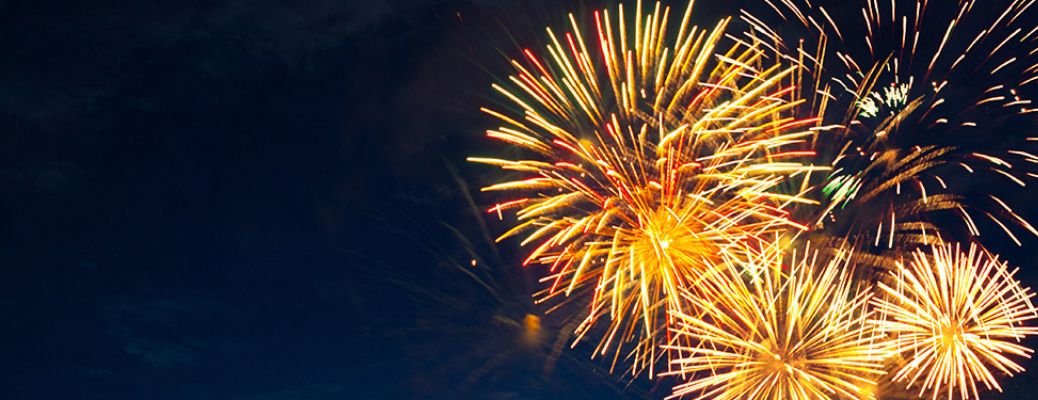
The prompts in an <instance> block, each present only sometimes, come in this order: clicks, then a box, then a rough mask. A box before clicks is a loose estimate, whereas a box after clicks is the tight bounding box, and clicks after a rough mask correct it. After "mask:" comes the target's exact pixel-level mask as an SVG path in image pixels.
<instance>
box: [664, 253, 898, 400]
mask: <svg viewBox="0 0 1038 400" xmlns="http://www.w3.org/2000/svg"><path fill="white" fill-rule="evenodd" d="M772 253H773V255H765V256H762V257H760V258H758V260H757V261H756V262H757V263H759V264H760V265H759V266H760V268H759V269H758V273H756V274H738V273H733V271H734V270H721V271H718V272H716V273H715V274H713V275H712V276H711V279H706V280H704V284H705V285H706V286H709V291H711V292H713V296H709V297H691V298H690V302H691V303H692V304H693V305H694V307H690V308H692V309H693V310H696V311H695V314H691V315H681V316H680V317H679V318H678V323H677V324H676V327H675V331H676V333H677V335H678V337H682V336H684V337H688V338H689V339H690V340H689V342H692V343H696V345H695V346H691V347H684V348H682V347H678V348H677V349H676V350H678V352H679V353H681V354H682V355H683V356H682V357H680V358H677V359H675V360H674V361H673V363H674V364H675V365H676V367H677V368H675V372H673V373H674V374H678V375H681V376H683V377H686V379H687V381H686V382H685V383H682V384H680V385H678V386H676V387H675V388H674V394H673V395H672V397H683V396H692V397H693V398H698V399H822V398H827V399H834V398H838V399H858V398H872V395H873V394H874V390H875V387H876V379H877V378H878V377H879V376H880V375H881V374H882V373H883V358H884V356H885V354H886V352H885V349H884V347H883V346H885V343H884V342H883V340H882V336H881V335H880V334H879V333H878V332H876V331H875V330H874V328H873V327H872V326H871V325H870V324H868V319H869V318H870V311H869V309H868V302H869V299H870V298H871V294H870V293H871V292H870V291H869V290H867V289H868V288H864V287H861V286H859V285H857V284H856V283H855V282H854V281H853V280H852V279H850V274H848V273H847V268H848V266H847V261H848V259H849V257H847V256H848V254H842V255H840V256H838V257H836V258H831V259H828V260H824V261H822V262H823V265H816V263H817V262H818V259H819V258H820V257H819V253H818V252H817V251H810V250H805V251H804V252H803V253H801V254H800V255H799V256H798V255H797V254H796V252H795V251H794V252H792V256H791V257H790V259H791V262H790V265H791V267H783V266H782V264H781V261H782V260H781V257H780V256H778V254H779V252H772Z"/></svg>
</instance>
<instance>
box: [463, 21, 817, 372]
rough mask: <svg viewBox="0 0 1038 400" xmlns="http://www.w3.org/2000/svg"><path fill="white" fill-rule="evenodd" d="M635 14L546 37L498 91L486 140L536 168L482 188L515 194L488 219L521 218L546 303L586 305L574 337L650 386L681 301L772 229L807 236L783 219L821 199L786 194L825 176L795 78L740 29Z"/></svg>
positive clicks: (519, 228) (498, 162) (503, 163)
mask: <svg viewBox="0 0 1038 400" xmlns="http://www.w3.org/2000/svg"><path fill="white" fill-rule="evenodd" d="M624 12H625V9H624V8H623V7H622V6H621V7H620V8H619V9H618V12H617V14H618V17H617V18H616V19H615V24H614V20H613V19H612V18H611V17H610V12H609V11H608V10H603V11H601V12H595V13H594V20H593V21H594V28H595V29H593V30H583V29H581V27H580V26H579V25H578V24H577V22H576V19H575V18H574V17H573V16H572V15H570V23H571V25H572V31H571V32H567V33H565V34H564V35H562V36H559V35H556V34H555V31H553V30H552V29H550V28H549V29H548V30H547V34H548V38H549V39H550V44H549V45H548V46H547V47H546V49H545V53H544V54H546V55H547V56H546V57H542V56H539V55H537V53H536V52H534V51H531V50H524V51H523V52H522V54H523V56H524V58H523V59H522V61H520V60H513V61H512V65H513V67H514V68H515V70H516V75H514V76H511V77H510V78H509V83H508V84H507V85H496V84H495V85H493V88H494V89H495V90H496V91H497V92H498V93H499V94H501V95H502V96H503V97H504V99H506V100H504V101H503V103H505V104H504V105H503V107H505V108H504V110H505V111H497V110H491V109H484V110H483V111H484V112H486V113H487V114H489V115H491V116H493V117H494V118H496V119H497V120H498V121H500V122H501V123H502V124H503V126H501V127H500V128H497V129H493V130H490V131H488V136H489V137H490V138H493V139H496V140H499V141H502V142H504V143H506V144H508V145H510V146H514V147H515V148H518V149H520V150H521V151H522V153H523V154H525V157H528V158H521V159H516V160H504V159H498V158H470V161H474V162H478V163H484V164H490V165H494V166H499V167H500V168H501V169H503V170H504V171H507V172H509V173H510V174H512V175H511V176H510V179H512V180H508V181H505V182H502V183H497V184H494V185H491V186H488V187H485V188H484V190H485V191H506V192H508V193H512V194H514V195H515V197H513V198H511V199H508V200H507V201H502V202H500V203H498V204H496V205H494V206H493V207H491V208H490V209H489V212H490V213H492V214H497V215H498V216H499V217H503V213H504V212H506V211H508V212H510V211H512V210H515V215H516V217H517V221H516V224H515V226H514V227H513V228H512V229H511V230H509V231H508V232H506V233H505V234H504V235H503V236H502V238H505V237H510V236H517V235H518V236H522V237H523V239H522V244H523V245H531V246H534V247H533V250H532V251H531V252H530V253H529V256H528V257H527V258H526V261H525V262H524V264H539V265H544V266H546V267H547V270H548V271H549V272H548V273H547V275H546V276H545V277H544V282H546V283H548V285H547V286H548V287H547V289H545V290H544V291H543V292H542V293H541V294H540V295H539V298H540V300H541V301H545V300H548V299H556V300H558V301H562V302H566V301H568V300H566V299H570V300H571V299H574V298H579V299H581V300H580V301H581V302H583V303H584V304H586V308H585V310H586V318H585V319H584V321H583V323H582V324H580V326H579V327H578V328H577V329H576V340H577V341H579V340H581V339H582V338H584V337H591V336H597V337H598V338H599V340H598V345H597V348H596V349H595V354H596V355H606V354H609V353H610V352H612V354H613V360H612V365H613V366H614V367H615V365H616V363H617V360H618V359H619V358H620V355H621V353H625V354H627V357H629V359H630V361H631V365H632V366H631V369H630V371H631V372H632V373H635V374H636V373H638V372H640V371H641V370H644V369H648V371H649V375H652V374H653V373H654V371H653V365H654V364H655V363H656V362H657V361H658V360H659V359H660V358H661V357H662V354H661V351H660V350H659V345H660V344H661V343H662V342H664V341H666V338H665V333H666V332H667V329H666V327H667V323H668V320H669V319H670V318H671V316H670V315H671V313H674V312H682V311H684V306H683V305H682V303H683V301H682V300H681V296H679V294H680V293H682V292H684V291H690V290H691V291H695V290H696V286H697V285H696V281H697V280H699V279H700V276H701V275H703V274H704V273H705V272H706V271H709V270H711V269H714V268H717V267H718V266H723V265H736V266H740V265H743V264H745V262H744V261H743V260H746V259H748V258H749V257H751V256H752V255H753V254H754V253H755V252H757V251H758V250H755V249H758V248H761V247H762V246H763V244H761V243H762V242H763V240H762V239H760V238H762V237H764V236H766V235H767V234H771V233H776V232H781V231H785V230H787V229H803V226H801V225H799V224H797V223H795V222H793V221H791V220H790V219H789V218H788V212H787V211H785V210H784V208H786V207H788V206H790V205H791V204H794V203H798V202H807V200H804V199H803V198H802V197H801V196H800V194H801V192H800V191H792V192H786V193H785V194H783V193H779V191H776V190H773V189H774V188H775V187H776V186H778V185H779V184H788V182H789V181H790V180H791V177H799V176H806V175H810V174H811V172H812V171H815V170H818V169H822V168H814V167H811V166H807V165H803V164H802V163H801V162H800V161H799V160H800V159H801V158H803V157H809V156H811V155H812V154H813V152H811V151H808V150H805V147H806V146H804V145H805V143H806V142H809V141H810V140H811V137H812V136H813V135H814V131H813V130H811V129H809V127H810V126H813V125H814V124H815V123H816V121H817V120H816V119H814V118H809V117H802V116H798V115H796V114H795V113H794V111H795V109H796V107H797V106H798V105H799V104H801V103H802V101H800V100H796V98H795V97H793V96H792V93H794V92H795V88H794V87H793V86H792V85H791V82H790V81H791V77H792V75H791V74H792V72H793V71H794V68H792V67H788V68H787V67H783V66H782V65H781V64H780V63H774V62H772V63H769V62H766V60H765V57H764V52H763V51H761V50H760V49H759V48H757V47H756V46H753V45H750V44H748V43H745V42H742V41H736V40H731V38H727V39H726V38H725V36H724V32H725V29H726V26H727V25H728V23H729V19H725V20H722V21H721V22H720V23H718V24H717V25H716V26H715V27H714V28H713V29H701V28H699V27H696V26H693V25H691V24H690V16H691V13H692V7H691V4H690V5H689V7H688V8H687V9H686V10H685V12H684V16H683V18H681V20H680V24H679V26H678V27H677V32H676V34H675V33H673V32H672V29H673V27H672V26H670V25H669V24H668V21H669V20H670V9H669V8H661V6H660V4H659V3H657V4H656V6H655V8H654V9H653V10H652V11H651V12H649V13H646V14H643V12H642V9H641V7H640V4H639V7H637V8H636V9H635V12H634V18H633V20H628V19H627V18H626V17H625V14H624ZM632 21H633V23H632ZM632 25H633V29H631V28H632ZM586 38H591V39H592V40H590V41H588V40H586ZM628 348H629V349H630V350H631V351H630V353H627V352H625V351H623V352H622V351H621V349H628Z"/></svg>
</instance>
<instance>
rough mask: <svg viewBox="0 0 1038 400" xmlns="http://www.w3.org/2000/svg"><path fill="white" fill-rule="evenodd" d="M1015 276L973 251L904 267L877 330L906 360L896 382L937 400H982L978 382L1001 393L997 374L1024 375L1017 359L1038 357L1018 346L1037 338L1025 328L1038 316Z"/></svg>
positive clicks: (954, 248) (947, 248) (887, 293)
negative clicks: (887, 337) (888, 339)
mask: <svg viewBox="0 0 1038 400" xmlns="http://www.w3.org/2000/svg"><path fill="white" fill-rule="evenodd" d="M1015 273H1016V270H1013V271H1010V270H1009V269H1008V267H1007V266H1006V263H1005V262H1000V261H999V260H998V259H997V258H996V257H993V256H991V255H990V254H988V253H986V252H984V251H983V250H980V249H979V248H978V246H976V245H973V244H971V245H970V246H969V249H968V250H967V251H962V249H961V248H960V246H959V245H957V244H942V245H934V246H932V247H931V248H930V251H929V253H928V252H927V251H926V250H923V249H920V250H917V251H915V252H913V253H912V256H911V259H910V260H909V261H908V262H907V264H906V263H904V262H899V263H898V265H897V269H896V270H894V271H890V272H889V276H888V278H889V282H890V283H889V284H888V283H885V282H880V283H879V284H878V287H879V289H880V290H881V293H882V294H883V295H882V296H877V297H876V298H874V299H873V301H872V303H873V305H874V306H875V308H876V310H877V314H878V317H879V318H878V319H877V320H875V321H874V323H875V325H876V326H877V329H879V330H880V331H881V332H884V333H886V334H889V335H890V336H891V338H892V339H891V341H892V346H893V348H894V352H895V353H897V354H898V355H900V356H901V357H903V358H904V360H905V362H904V363H903V365H900V366H899V367H898V368H897V370H896V371H895V372H894V375H893V380H894V381H895V382H900V383H903V384H905V385H906V386H907V387H908V388H918V393H919V395H920V396H922V395H924V394H925V393H926V392H930V394H931V395H930V397H931V398H933V399H936V398H937V397H944V396H946V397H947V398H948V399H951V398H953V397H954V395H955V394H956V393H958V395H959V398H962V399H970V398H980V395H979V391H978V385H977V384H978V383H981V384H983V385H984V387H986V388H987V389H988V390H990V389H996V390H998V391H1002V387H1001V386H999V384H998V381H997V380H996V379H995V374H994V373H1004V374H1007V375H1010V376H1011V375H1013V374H1015V373H1020V372H1023V370H1024V369H1023V367H1021V366H1020V364H1018V363H1017V362H1016V361H1014V360H1013V359H1011V358H1010V357H1012V356H1017V357H1023V358H1030V355H1031V354H1032V353H1033V350H1031V349H1029V348H1027V347H1024V346H1023V345H1021V344H1020V343H1019V342H1020V340H1022V339H1023V338H1024V337H1026V336H1028V335H1035V334H1038V329H1036V328H1034V327H1028V326H1024V324H1026V323H1028V322H1031V321H1032V320H1034V319H1035V318H1036V317H1038V314H1036V312H1035V309H1034V306H1033V305H1032V303H1031V298H1032V297H1033V296H1034V293H1033V292H1031V290H1030V289H1028V288H1023V287H1021V285H1020V283H1019V282H1018V281H1016V279H1015V278H1014V277H1013V275H1014V274H1015Z"/></svg>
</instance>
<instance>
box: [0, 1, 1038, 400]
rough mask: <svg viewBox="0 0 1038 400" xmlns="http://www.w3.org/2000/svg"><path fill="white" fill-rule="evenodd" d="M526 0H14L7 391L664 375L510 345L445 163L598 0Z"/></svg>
mask: <svg viewBox="0 0 1038 400" xmlns="http://www.w3.org/2000/svg"><path fill="white" fill-rule="evenodd" d="M368 3H370V4H368ZM520 3H521V2H519V1H491V0H473V1H436V0H398V1H373V2H355V1H350V0H346V1H333V0H324V1H314V2H309V1H308V2H291V1H267V0H261V1H254V2H245V1H187V2H151V4H144V3H143V2H136V1H110V2H92V4H87V3H86V2H55V1H47V0H43V1H28V2H19V1H0V50H2V51H0V55H2V58H0V126H2V129H3V130H2V133H0V221H2V222H0V272H2V275H0V398H4V399H59V398H60V399H256V400H258V399H356V398H434V399H435V398H445V399H446V398H493V399H525V398H641V397H644V396H647V394H646V393H647V392H648V391H651V390H652V389H653V388H652V386H651V385H649V384H646V383H645V382H636V383H635V384H634V385H632V386H631V387H630V388H628V389H626V390H624V389H623V386H624V384H625V383H624V382H620V383H617V382H616V380H615V379H613V378H611V377H609V376H608V375H606V374H605V373H603V372H602V368H601V366H600V365H599V364H597V363H594V362H587V361H584V360H583V359H584V354H586V350H587V349H584V348H578V349H577V350H574V351H567V352H563V353H562V355H560V356H559V358H558V360H557V361H552V365H553V367H552V368H551V370H550V371H545V363H546V360H548V359H553V357H555V356H554V355H553V354H552V352H551V351H550V348H551V347H552V343H550V341H548V342H544V343H540V342H539V343H538V344H537V345H536V346H534V347H533V348H532V349H527V348H522V347H521V346H522V345H521V344H516V343H519V342H517V341H516V340H517V339H516V336H515V335H516V333H515V332H516V331H515V329H514V326H513V325H514V322H515V321H521V320H522V318H523V317H524V316H525V314H527V313H528V312H529V313H536V311H535V310H534V309H533V308H531V306H530V305H529V304H527V302H526V301H525V300H526V299H528V296H529V291H530V290H531V288H532V287H534V285H533V284H532V282H531V277H530V276H528V275H526V273H524V272H521V271H515V270H513V269H511V268H510V266H511V265H512V263H510V261H509V260H514V259H515V257H514V251H513V250H514V249H511V248H508V246H505V248H504V249H502V254H497V253H496V250H495V249H494V248H493V247H492V246H488V245H487V244H486V243H485V241H484V240H482V238H483V231H482V230H481V229H482V227H481V224H480V223H478V220H477V217H476V216H475V215H473V213H472V212H471V210H470V209H469V208H468V206H467V205H466V198H465V196H464V195H463V194H462V193H463V190H461V189H459V186H458V184H457V182H456V181H455V179H454V177H453V175H452V173H451V170H450V167H449V165H453V166H456V167H457V168H458V169H459V170H460V172H459V173H460V174H461V175H462V176H464V177H465V178H467V179H469V180H471V181H473V182H479V181H480V180H481V179H484V175H485V174H487V173H490V172H491V171H487V170H486V169H481V168H475V167H472V166H469V165H464V162H463V160H464V157H465V156H468V155H470V154H472V153H473V152H474V151H475V150H476V149H479V148H482V147H483V146H485V145H486V143H485V142H484V141H483V138H482V134H481V132H482V130H483V129H484V128H485V127H486V126H485V124H486V123H487V120H486V119H484V118H483V117H482V116H480V115H479V113H478V112H477V110H478V107H479V106H480V105H482V104H484V103H486V102H487V101H489V100H488V98H489V95H490V91H489V90H488V88H489V84H490V83H491V82H493V81H494V80H495V76H494V74H500V73H503V72H505V71H506V69H505V68H504V65H503V63H502V58H501V54H500V53H499V50H501V51H506V52H508V51H512V50H513V49H514V47H513V46H514V45H513V44H512V42H511V41H510V40H511V39H510V38H509V36H508V35H506V34H505V32H512V33H513V34H515V35H517V36H518V37H519V38H520V39H521V38H522V37H523V35H528V34H529V35H534V36H532V37H537V36H536V35H538V34H539V32H540V29H541V27H542V26H543V25H545V24H547V23H552V24H558V23H560V22H562V21H563V19H562V16H563V15H564V14H563V13H564V12H565V11H568V10H579V9H580V7H581V6H579V5H573V6H560V5H552V4H548V3H550V2H537V3H539V4H536V5H520ZM701 10H702V11H703V13H704V15H711V16H713V15H715V14H716V12H715V10H710V9H709V8H703V9H701ZM712 19H713V18H712V17H711V20H712ZM476 201H477V202H479V201H481V199H478V198H477V200H476ZM447 225H449V226H450V227H448V226H447ZM491 225H492V226H491V227H490V231H492V232H500V229H501V227H500V226H496V225H493V222H491ZM452 228H456V229H457V230H458V232H459V234H460V236H461V237H465V238H468V240H471V241H472V244H470V245H465V244H464V243H462V240H461V239H459V238H458V237H455V236H452V235H454V231H453V230H452ZM1034 244H1035V243H1034V241H1033V240H1032V241H1031V242H1030V245H1032V246H1033V245H1034ZM470 250H471V251H474V252H475V254H477V255H478V256H479V257H480V258H481V259H485V260H486V261H487V263H488V265H489V266H490V267H489V268H491V269H489V270H487V272H486V273H487V275H486V277H487V279H489V280H491V281H492V282H493V283H492V285H491V286H493V289H494V293H490V292H488V291H487V290H486V289H485V288H483V287H481V286H480V285H478V284H476V283H474V281H473V280H472V279H471V278H470V277H468V276H466V275H464V274H461V273H458V272H457V269H456V268H454V264H453V263H455V262H459V261H460V262H467V261H468V260H469V259H471V258H472V254H470V253H469V251H470ZM1008 251H1010V252H1014V251H1015V253H1012V254H1009V255H1010V256H1013V257H1015V258H1013V259H1014V260H1015V261H1018V263H1026V262H1028V261H1034V259H1035V258H1034V257H1033V256H1031V255H1029V254H1025V253H1024V252H1022V251H1019V250H1008ZM506 267H509V268H506ZM1028 267H1031V266H1026V265H1025V269H1027V268H1028ZM1031 269H1033V268H1031ZM1024 275H1025V277H1027V278H1028V279H1033V277H1034V276H1036V275H1035V274H1034V273H1027V272H1026V271H1025V274H1024ZM1032 286H1033V285H1032ZM543 323H544V329H545V331H546V332H549V333H553V332H557V331H558V330H560V329H561V328H560V327H559V326H557V325H555V321H551V320H545V321H544V322H543ZM517 346H519V347H517ZM510 348H519V349H520V350H517V351H511V352H509V351H504V350H502V349H510ZM581 351H583V352H581ZM1032 369H1033V368H1032ZM1033 377H1034V375H1033V372H1030V371H1029V372H1028V373H1027V374H1025V375H1024V376H1023V377H1018V378H1017V379H1014V380H1011V381H1007V385H1008V387H1009V388H1010V392H1011V393H1014V394H1013V396H1009V397H1006V398H1027V397H1028V394H1021V393H1022V392H1024V391H1022V390H1016V391H1015V392H1014V391H1013V390H1012V388H1013V387H1014V386H1016V385H1019V384H1022V383H1024V382H1026V381H1029V380H1032V379H1033ZM664 392H666V388H663V389H657V390H656V392H655V393H656V395H655V397H659V394H661V393H664Z"/></svg>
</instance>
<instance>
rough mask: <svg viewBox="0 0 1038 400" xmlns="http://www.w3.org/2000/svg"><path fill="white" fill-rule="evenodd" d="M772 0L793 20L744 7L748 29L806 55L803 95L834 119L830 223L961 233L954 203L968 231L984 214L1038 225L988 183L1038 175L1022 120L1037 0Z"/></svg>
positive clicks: (1001, 222)
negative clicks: (954, 223)
mask: <svg viewBox="0 0 1038 400" xmlns="http://www.w3.org/2000/svg"><path fill="white" fill-rule="evenodd" d="M764 3H766V4H767V5H768V6H769V7H768V8H769V9H770V10H772V11H774V13H775V16H777V17H778V18H779V19H781V20H783V21H784V22H785V23H783V24H770V25H769V24H768V23H767V22H766V21H767V20H770V19H769V18H768V17H758V16H755V15H752V14H750V13H748V12H745V11H743V14H742V19H743V20H744V21H746V22H748V23H749V25H750V27H751V29H750V30H749V31H748V32H747V33H746V37H747V38H748V39H747V40H750V41H756V42H759V43H760V45H761V46H764V47H768V48H769V49H770V50H771V51H773V52H774V54H775V55H776V56H777V57H779V58H783V59H787V60H790V61H791V62H794V63H795V64H797V65H801V66H803V68H802V69H801V70H800V71H798V77H797V79H798V82H802V84H801V85H799V86H798V87H800V88H802V89H803V90H804V92H803V93H802V94H801V95H802V96H803V97H805V98H809V99H811V101H810V107H811V108H812V109H813V110H814V112H815V113H816V114H818V115H820V116H821V117H822V122H820V124H822V125H823V126H826V127H829V128H832V129H831V131H832V133H831V134H830V135H825V136H819V141H818V142H817V143H816V149H817V150H818V152H819V157H820V158H821V159H825V160H826V161H828V162H827V163H828V164H830V165H832V167H833V168H832V171H831V173H830V174H828V175H827V176H825V177H824V180H823V181H822V182H821V183H820V184H819V186H821V187H822V191H821V193H820V194H821V195H820V196H819V197H818V199H819V200H820V201H821V202H823V203H824V207H822V208H821V212H815V214H816V215H815V216H814V218H813V220H814V221H815V224H814V225H815V227H817V228H819V231H820V232H822V233H824V234H827V235H830V236H832V237H835V238H838V239H841V240H837V242H839V241H842V239H847V240H850V241H853V242H856V244H858V245H862V246H865V245H867V246H871V247H873V248H876V249H878V248H882V249H893V248H895V247H898V246H903V247H904V248H906V249H910V248H912V247H913V246H915V245H918V244H928V243H934V242H937V241H938V236H940V235H945V236H947V235H949V234H950V233H951V231H949V229H948V228H949V227H948V226H947V225H939V224H937V223H935V222H933V221H934V217H935V215H938V214H950V215H956V216H958V217H959V219H961V220H962V221H963V224H962V225H960V226H962V227H964V228H965V229H964V230H965V231H968V234H969V235H970V236H979V235H980V227H981V226H982V225H983V224H982V223H981V222H982V221H980V220H981V219H983V220H988V221H990V223H991V224H993V225H992V226H997V227H998V228H996V229H1001V230H1002V231H1004V232H1005V233H1006V234H1007V235H1008V236H1009V238H1011V239H1012V240H1013V241H1015V242H1016V243H1017V244H1019V243H1020V242H1019V240H1018V234H1019V231H1018V230H1017V229H1014V227H1019V228H1022V229H1023V230H1026V231H1029V232H1031V233H1033V234H1036V235H1038V231H1036V230H1035V229H1034V228H1033V227H1032V226H1031V225H1030V224H1029V223H1028V222H1027V221H1025V220H1024V219H1023V218H1021V217H1020V216H1019V215H1018V214H1017V213H1016V212H1014V211H1013V209H1012V208H1011V207H1010V206H1009V205H1008V204H1007V203H1006V202H1004V201H1003V200H1002V199H1000V198H999V197H997V196H995V195H992V194H989V192H990V191H989V190H987V189H986V188H988V187H990V186H992V184H993V183H994V184H997V183H998V182H1005V183H1008V184H1011V185H1020V186H1024V185H1026V180H1027V179H1028V178H1033V177H1035V176H1038V175H1035V174H1034V172H1031V169H1030V167H1031V166H1033V165H1034V164H1035V163H1036V161H1038V157H1036V156H1035V155H1033V154H1032V153H1030V152H1028V151H1027V150H1026V149H1025V148H1024V146H1026V144H1027V141H1028V140H1031V138H1026V137H1025V135H1024V134H1021V133H1019V132H1021V131H1023V130H1024V128H1023V127H1025V126H1031V127H1033V126H1034V121H1033V118H1032V117H1031V114H1032V113H1033V112H1034V111H1036V109H1035V108H1033V105H1032V103H1031V100H1030V99H1028V98H1026V96H1024V93H1025V92H1026V91H1027V87H1028V86H1029V85H1032V84H1033V83H1034V82H1035V81H1038V68H1036V65H1038V64H1036V63H1038V57H1036V53H1038V51H1036V50H1038V45H1036V40H1038V35H1036V34H1038V29H1036V28H1038V25H1035V23H1034V21H1035V20H1036V19H1035V15H1034V10H1033V7H1032V5H1033V2H1031V1H1020V0H1010V1H1001V2H986V3H984V5H983V7H975V6H976V4H977V2H975V1H959V2H958V3H957V4H955V5H950V7H940V8H933V9H931V8H932V7H928V2H927V1H915V2H910V3H905V2H894V1H891V2H884V1H876V0H863V1H862V2H861V9H860V10H859V11H860V12H846V11H848V10H853V9H854V7H853V6H848V4H847V3H846V2H839V3H838V4H837V3H835V2H832V3H831V4H830V3H829V2H825V1H822V2H820V3H819V2H814V1H812V2H807V1H802V0H765V1H764ZM827 5H830V6H831V7H829V8H827V7H826V6H827ZM975 8H976V9H980V8H983V9H984V10H975ZM991 10H998V11H997V12H995V13H994V14H990V11H991ZM839 11H844V12H839ZM775 27H778V28H775ZM782 28H790V29H794V30H796V29H799V31H800V33H799V34H790V33H789V32H781V29H782ZM810 212H814V210H810ZM978 217H980V218H978ZM1014 231H1017V232H1016V233H1014Z"/></svg>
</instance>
